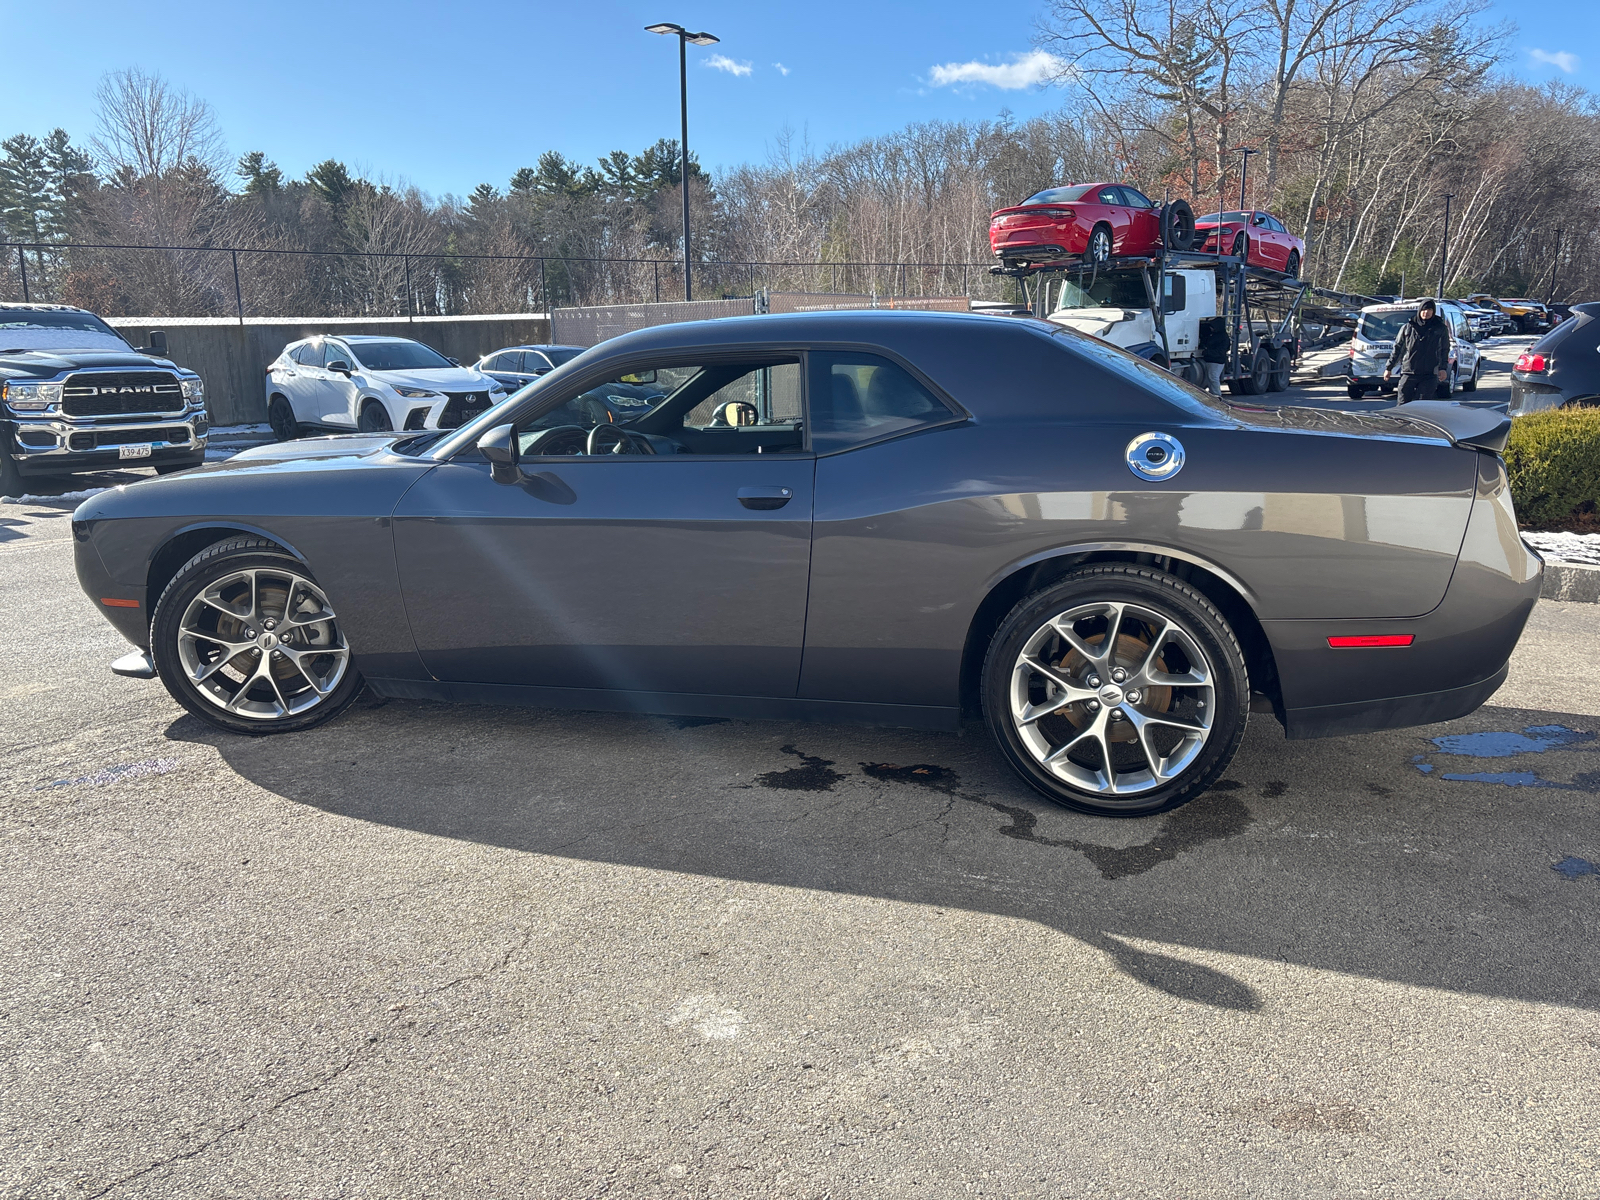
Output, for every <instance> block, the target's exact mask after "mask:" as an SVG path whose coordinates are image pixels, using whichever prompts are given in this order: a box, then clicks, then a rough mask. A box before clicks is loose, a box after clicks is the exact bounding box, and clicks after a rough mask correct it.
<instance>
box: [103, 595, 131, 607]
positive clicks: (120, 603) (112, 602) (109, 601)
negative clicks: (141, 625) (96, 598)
mask: <svg viewBox="0 0 1600 1200" xmlns="http://www.w3.org/2000/svg"><path fill="white" fill-rule="evenodd" d="M100 603H101V604H104V605H105V606H106V607H107V608H138V607H139V602H138V601H137V600H119V599H117V598H116V597H115V596H101V597H100Z"/></svg>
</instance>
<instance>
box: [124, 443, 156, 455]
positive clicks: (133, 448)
mask: <svg viewBox="0 0 1600 1200" xmlns="http://www.w3.org/2000/svg"><path fill="white" fill-rule="evenodd" d="M117 457H118V458H149V457H150V443H149V442H130V443H129V444H128V445H126V446H122V447H119V448H118V450H117Z"/></svg>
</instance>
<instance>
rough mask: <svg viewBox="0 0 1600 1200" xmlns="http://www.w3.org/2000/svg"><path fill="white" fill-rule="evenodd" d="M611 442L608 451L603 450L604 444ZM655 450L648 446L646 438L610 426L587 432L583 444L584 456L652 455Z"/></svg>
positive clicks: (607, 424)
mask: <svg viewBox="0 0 1600 1200" xmlns="http://www.w3.org/2000/svg"><path fill="white" fill-rule="evenodd" d="M608 441H610V442H612V443H613V444H612V445H611V447H610V449H606V448H605V443H606V442H608ZM655 452H656V448H655V447H654V446H652V445H651V444H650V440H649V439H648V438H643V437H640V436H639V435H638V434H637V433H634V432H632V431H631V430H627V429H624V428H622V426H620V425H612V424H611V423H610V422H607V423H606V424H604V425H596V426H595V427H594V428H593V429H591V430H589V437H588V440H587V441H586V442H585V443H584V453H586V454H654V453H655Z"/></svg>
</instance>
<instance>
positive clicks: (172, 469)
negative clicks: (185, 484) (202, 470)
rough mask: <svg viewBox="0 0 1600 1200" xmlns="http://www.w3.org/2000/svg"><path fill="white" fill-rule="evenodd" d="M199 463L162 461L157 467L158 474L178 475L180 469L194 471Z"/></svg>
mask: <svg viewBox="0 0 1600 1200" xmlns="http://www.w3.org/2000/svg"><path fill="white" fill-rule="evenodd" d="M199 465H200V464H199V463H162V464H161V465H160V466H159V467H157V468H156V474H157V475H176V474H177V473H178V472H179V471H192V470H194V469H195V468H196V467H198V466H199Z"/></svg>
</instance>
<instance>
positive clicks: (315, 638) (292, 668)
mask: <svg viewBox="0 0 1600 1200" xmlns="http://www.w3.org/2000/svg"><path fill="white" fill-rule="evenodd" d="M150 649H151V653H152V655H153V656H154V658H155V662H156V670H157V672H158V673H159V675H160V677H161V682H162V683H164V684H165V685H166V688H167V691H168V692H170V693H171V694H172V698H173V699H174V700H176V701H177V702H178V703H179V704H181V705H183V707H184V708H186V709H188V710H189V711H190V712H191V713H193V714H194V715H195V716H197V717H199V718H200V719H201V720H202V721H205V722H207V723H209V724H211V725H215V726H216V727H217V728H219V729H225V730H228V731H229V732H231V733H245V734H266V733H290V732H293V731H295V730H299V729H309V728H311V727H312V726H313V725H320V724H322V723H323V722H324V721H327V720H330V719H331V718H333V717H335V716H337V715H338V714H339V713H341V712H342V711H344V709H345V708H347V707H349V705H350V703H351V701H353V700H354V699H355V698H356V696H357V694H358V693H359V692H360V691H361V675H360V673H359V672H357V671H356V669H355V667H354V666H353V665H352V663H351V662H350V648H349V646H348V645H347V644H346V643H345V640H344V632H343V630H342V629H341V627H340V623H339V618H338V615H337V614H336V613H335V612H334V611H333V607H332V606H331V605H330V604H329V603H328V597H327V594H326V593H324V592H323V591H322V589H321V588H320V587H318V586H317V583H316V580H315V579H313V578H312V576H311V573H310V572H309V571H307V570H306V568H305V565H304V564H303V563H301V562H300V561H299V560H298V559H296V558H294V557H293V556H292V555H290V554H287V553H286V552H285V551H284V550H283V548H282V547H280V546H277V545H275V544H274V543H272V542H269V541H267V540H266V539H265V538H254V537H244V538H233V539H230V540H228V541H225V542H220V543H218V544H217V545H215V546H211V547H209V548H207V549H206V550H203V551H202V552H201V553H199V554H197V555H195V556H194V558H192V559H190V560H189V561H188V562H187V563H185V564H184V566H183V568H182V569H181V570H180V571H179V572H178V573H177V575H175V576H174V577H173V579H172V582H171V583H169V584H168V585H167V586H166V589H165V590H164V591H163V592H162V593H161V599H160V600H159V601H158V602H157V603H156V609H155V617H154V619H153V620H152V622H151V626H150Z"/></svg>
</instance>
